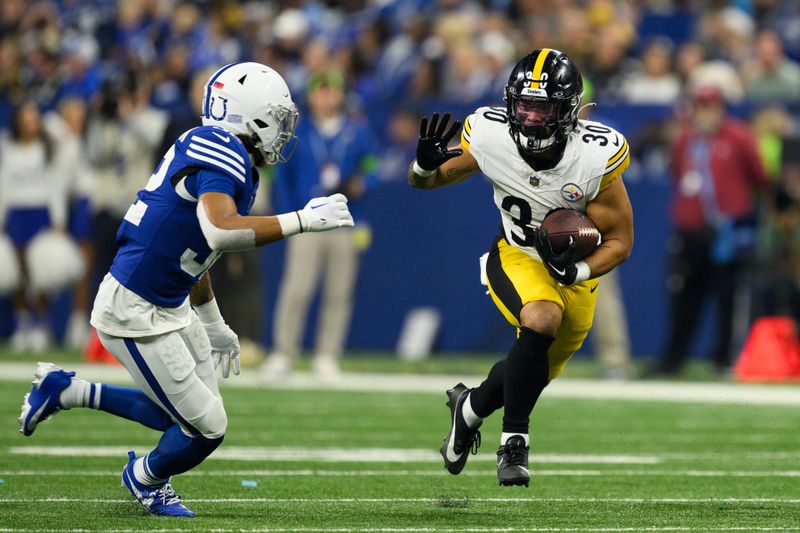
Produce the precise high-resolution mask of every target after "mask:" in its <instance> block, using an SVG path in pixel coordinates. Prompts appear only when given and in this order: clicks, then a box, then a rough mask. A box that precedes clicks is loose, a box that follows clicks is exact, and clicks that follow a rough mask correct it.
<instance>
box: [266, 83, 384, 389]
mask: <svg viewBox="0 0 800 533" xmlns="http://www.w3.org/2000/svg"><path fill="white" fill-rule="evenodd" d="M345 96H346V93H345V80H344V77H343V76H342V74H341V73H340V72H338V71H333V70H329V71H320V72H317V73H314V74H312V75H311V76H310V77H309V81H308V86H307V100H308V102H307V103H308V112H307V113H306V114H305V116H303V118H301V120H300V122H299V123H298V126H297V130H296V135H297V137H298V139H297V149H296V150H295V153H294V154H293V155H292V157H291V159H290V160H289V162H288V163H286V164H284V165H281V166H280V167H279V168H278V173H277V176H276V179H275V187H274V202H275V208H276V209H277V210H281V209H294V208H293V207H292V206H299V207H300V208H302V207H303V206H304V205H306V203H307V202H308V201H309V200H310V199H312V198H315V197H318V196H326V195H330V194H334V193H336V192H341V193H343V194H345V195H346V196H347V198H348V200H349V205H350V211H351V213H353V217H354V218H355V220H356V227H355V228H340V229H337V230H335V231H333V232H331V233H329V234H328V235H327V236H328V237H329V239H327V240H322V239H317V238H316V237H315V235H314V234H311V233H309V234H304V235H301V236H299V237H298V238H297V240H296V242H287V257H286V265H285V270H284V274H283V279H282V281H281V288H280V292H279V295H278V304H277V309H276V313H275V323H274V335H273V340H274V345H275V346H274V353H273V354H272V356H271V357H270V359H269V360H268V361H267V363H266V365H265V369H264V375H265V378H267V379H280V378H282V377H285V376H286V375H287V374H288V373H289V371H290V369H291V363H292V360H293V359H295V358H296V357H297V355H298V354H299V352H300V348H301V343H302V338H303V332H304V330H305V323H306V318H307V313H308V307H309V304H310V302H311V299H312V297H313V295H314V293H315V292H316V289H317V287H318V285H319V283H320V282H322V285H323V287H322V300H321V306H320V314H319V325H318V328H317V331H316V336H315V337H316V338H315V348H314V360H313V364H312V368H313V370H314V372H315V374H317V375H318V376H319V377H321V378H323V379H334V378H336V377H337V376H338V374H339V363H338V360H339V357H340V355H341V352H342V349H343V347H344V343H345V340H346V337H347V330H348V327H349V325H350V316H351V313H352V306H353V289H354V287H355V283H356V277H357V273H358V264H359V257H360V253H361V251H362V250H363V248H364V247H365V246H366V244H367V242H368V240H369V239H368V237H367V236H366V234H365V231H367V230H366V229H365V226H364V222H363V218H362V208H361V205H360V204H361V199H362V198H363V196H364V194H365V192H366V191H368V190H369V189H370V188H371V187H372V186H373V185H374V184H376V183H377V178H376V176H375V174H374V167H375V163H374V161H375V155H374V154H375V153H376V151H377V150H376V149H377V146H376V142H375V140H374V137H373V134H372V132H371V131H370V129H369V127H368V125H367V123H366V121H364V120H362V119H360V118H359V117H357V116H355V115H354V114H351V113H348V112H347V109H346V105H345V104H346V102H345Z"/></svg>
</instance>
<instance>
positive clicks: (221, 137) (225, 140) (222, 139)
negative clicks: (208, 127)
mask: <svg viewBox="0 0 800 533" xmlns="http://www.w3.org/2000/svg"><path fill="white" fill-rule="evenodd" d="M211 134H212V135H215V136H216V137H217V138H219V139H220V140H221V141H222V142H226V143H229V142H231V138H230V137H225V136H224V135H220V134H219V133H217V132H215V131H212V132H211Z"/></svg>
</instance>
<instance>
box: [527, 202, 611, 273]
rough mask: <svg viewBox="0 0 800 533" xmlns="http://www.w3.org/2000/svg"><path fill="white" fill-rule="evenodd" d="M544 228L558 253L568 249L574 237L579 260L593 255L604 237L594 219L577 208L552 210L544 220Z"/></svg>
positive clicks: (576, 255)
mask: <svg viewBox="0 0 800 533" xmlns="http://www.w3.org/2000/svg"><path fill="white" fill-rule="evenodd" d="M542 229H544V230H547V234H548V235H549V237H550V245H551V246H552V247H553V251H554V252H556V253H561V252H563V251H564V250H566V249H567V247H568V246H569V244H570V239H574V240H575V242H576V246H575V257H576V260H577V261H579V260H581V259H584V258H586V257H587V256H589V255H591V253H592V252H594V250H595V248H597V247H598V246H599V245H600V242H601V239H602V238H601V236H600V232H599V231H598V230H597V226H595V224H594V222H593V221H592V219H591V218H589V217H588V216H587V215H586V214H585V213H581V212H580V211H578V210H577V209H559V210H557V211H553V212H551V213H550V214H549V215H547V216H546V217H545V218H544V220H543V221H542Z"/></svg>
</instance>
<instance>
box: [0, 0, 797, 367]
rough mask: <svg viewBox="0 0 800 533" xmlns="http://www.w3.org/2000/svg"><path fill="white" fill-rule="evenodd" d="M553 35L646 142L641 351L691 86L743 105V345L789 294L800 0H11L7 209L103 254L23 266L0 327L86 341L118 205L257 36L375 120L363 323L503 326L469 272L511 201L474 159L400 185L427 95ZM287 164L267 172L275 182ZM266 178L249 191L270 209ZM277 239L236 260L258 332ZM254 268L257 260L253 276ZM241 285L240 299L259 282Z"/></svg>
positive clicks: (9, 332) (640, 236)
mask: <svg viewBox="0 0 800 533" xmlns="http://www.w3.org/2000/svg"><path fill="white" fill-rule="evenodd" d="M540 47H547V48H558V49H561V50H563V51H564V52H566V53H568V54H569V55H570V56H571V57H572V58H573V59H574V60H575V62H576V63H577V64H578V65H579V67H580V68H581V71H582V74H583V77H584V81H585V83H586V94H585V98H584V102H595V103H596V104H597V106H596V107H594V108H593V110H592V114H593V118H595V119H597V120H601V121H604V122H607V123H609V124H610V125H612V126H614V127H616V128H618V129H619V130H620V131H622V132H623V133H624V134H625V135H626V136H627V137H628V139H629V141H630V145H631V147H632V154H633V164H632V166H631V169H630V170H629V172H628V173H627V174H626V182H627V183H628V188H629V191H630V193H631V197H632V200H633V204H634V211H635V212H636V217H637V218H636V224H637V243H636V247H635V250H634V258H632V260H631V261H630V262H629V264H627V265H625V266H624V267H623V268H622V269H621V277H622V283H621V285H622V294H623V297H624V302H625V304H626V307H627V314H628V316H629V319H628V321H629V325H628V326H627V329H629V331H627V332H626V335H627V334H630V341H629V343H630V344H631V345H632V349H633V352H634V354H636V355H664V356H667V355H669V354H666V353H664V351H665V350H669V348H665V346H666V344H667V337H668V335H669V333H668V332H669V330H670V315H669V312H668V308H669V306H670V304H669V301H670V294H671V293H674V292H675V291H678V290H680V287H679V286H680V284H681V282H680V280H679V279H677V278H676V275H677V274H676V270H675V268H673V267H671V266H670V257H671V255H670V253H671V249H670V246H671V245H672V246H674V239H673V238H672V237H673V236H674V235H673V234H674V230H675V220H674V218H671V215H670V208H669V205H670V201H671V197H672V187H671V185H670V184H671V183H672V182H673V181H674V180H673V178H671V177H670V163H671V162H673V161H671V160H672V158H673V157H674V155H673V146H674V144H675V142H676V140H677V139H678V138H679V136H680V133H681V128H682V127H683V126H684V125H685V124H686V122H687V121H688V120H690V118H691V116H692V107H691V96H692V94H693V91H695V90H699V89H701V88H706V87H708V86H713V87H715V88H716V90H717V91H718V93H719V95H718V96H719V97H720V98H721V99H722V100H723V101H724V104H725V106H726V107H725V108H726V109H727V112H729V113H730V114H731V116H734V117H737V118H738V119H740V120H743V121H747V123H748V128H749V131H750V132H751V134H752V136H753V139H754V142H755V143H756V147H757V150H758V154H759V157H760V161H761V164H762V165H763V168H764V169H765V176H766V179H767V182H768V183H767V184H766V185H764V184H763V183H760V182H759V183H758V184H757V185H761V186H760V187H759V192H758V194H756V195H754V196H753V198H752V202H753V205H752V208H753V211H754V213H755V219H756V222H757V223H756V227H755V229H756V231H757V232H758V233H757V235H758V237H757V238H755V239H753V242H752V246H749V247H743V248H746V253H745V254H744V255H743V256H742V257H741V258H740V259H742V261H743V263H745V264H746V266H747V268H746V269H744V270H742V271H741V272H739V273H738V274H737V275H738V276H739V277H740V281H741V283H740V284H739V285H738V287H739V288H737V290H736V291H735V293H736V294H735V296H736V297H735V298H734V300H732V301H733V303H732V305H733V306H735V307H736V308H737V309H739V312H737V313H735V318H734V328H733V332H732V334H731V335H732V337H733V347H732V348H731V350H735V349H736V347H737V346H739V345H740V344H741V341H742V340H743V338H744V336H745V335H746V332H747V330H748V327H749V324H750V323H751V322H752V321H753V320H754V319H755V318H756V317H758V316H761V315H775V314H777V315H794V316H796V315H797V312H798V306H797V301H798V297H797V294H798V282H799V281H800V253H798V250H799V249H798V241H800V224H798V221H800V210H798V207H797V205H798V199H800V152H798V147H799V146H800V144H799V143H798V140H797V139H798V138H799V137H798V124H797V120H798V117H800V115H798V110H799V109H800V106H799V105H798V104H800V65H798V61H800V3H798V2H796V1H794V0H733V1H729V0H709V1H699V0H698V1H693V0H685V1H668V0H639V1H633V0H630V1H619V0H616V1H615V0H556V1H543V0H480V1H479V0H474V1H470V0H429V1H426V0H396V1H392V0H348V1H343V2H325V1H299V0H298V1H287V2H264V1H245V0H242V1H234V0H217V1H215V0H209V1H178V0H119V1H116V0H95V1H87V0H59V1H47V0H45V1H32V0H27V1H26V0H3V1H2V2H0V130H2V132H3V133H2V144H0V163H1V164H0V221H2V222H3V224H4V226H5V231H6V232H7V233H8V234H9V235H10V237H11V241H13V244H14V245H15V249H16V251H17V252H20V253H21V251H22V250H23V249H24V248H25V246H26V245H27V244H28V243H29V242H30V241H31V239H32V238H33V237H34V235H29V234H28V233H31V232H32V230H27V229H24V228H34V229H37V230H38V229H46V228H51V229H55V230H57V231H62V232H65V233H67V234H69V235H71V236H72V238H73V239H74V240H75V241H76V242H77V243H79V247H80V250H81V254H82V257H83V259H84V262H85V264H87V265H88V266H89V268H88V269H87V272H86V273H85V275H84V276H83V277H82V278H81V279H80V280H79V281H78V282H77V285H76V287H75V288H73V290H71V291H70V294H71V296H68V297H65V296H63V295H62V296H58V295H44V294H38V293H36V291H31V290H28V291H27V293H24V294H23V293H20V292H19V291H18V292H17V293H16V295H11V296H8V297H6V298H5V299H4V300H3V311H2V312H0V336H3V337H8V338H12V337H13V335H14V333H15V332H17V331H19V330H20V328H22V327H24V328H26V329H27V330H28V331H29V332H30V331H31V330H37V328H38V331H41V334H39V338H38V339H37V338H36V335H33V336H32V337H31V335H28V337H27V339H26V340H24V342H22V341H20V342H22V343H21V344H19V343H18V344H19V347H20V348H24V349H25V350H30V351H41V350H44V349H46V347H47V346H48V345H50V344H51V343H54V342H56V343H58V342H63V343H67V344H71V345H73V346H76V347H79V346H82V345H83V343H84V342H85V341H86V338H87V335H88V333H89V332H88V325H87V315H88V310H89V309H90V307H91V301H92V298H93V291H94V289H95V287H96V285H97V283H98V281H99V279H100V277H101V276H102V275H103V274H104V273H105V272H106V270H107V268H108V266H109V265H110V262H111V260H112V259H113V255H114V252H115V250H114V234H115V232H116V227H117V224H118V221H119V220H120V219H121V217H122V216H123V215H124V213H125V211H126V209H127V207H128V206H129V204H130V203H131V202H132V200H133V199H134V197H135V193H136V191H137V190H138V189H139V188H141V187H142V186H143V184H144V183H145V182H146V180H147V178H148V176H149V175H150V173H151V172H152V170H153V168H154V166H155V165H156V164H157V162H158V160H159V159H160V157H161V155H162V154H163V153H164V152H165V150H166V149H167V148H168V147H169V145H170V144H171V143H172V142H173V140H174V139H175V137H177V136H178V135H179V134H180V133H181V132H182V131H185V130H186V129H188V128H190V127H192V126H194V125H197V124H198V123H199V113H198V111H197V110H198V108H199V98H200V97H201V93H202V91H201V90H200V89H199V88H200V87H201V86H202V83H203V82H204V81H205V80H206V79H207V78H208V76H209V74H210V72H213V70H214V69H216V68H218V67H219V66H221V65H224V64H226V63H230V62H234V61H240V60H253V61H258V62H262V63H265V64H267V65H270V66H272V67H274V68H275V69H276V70H278V71H279V72H280V73H281V74H282V75H283V76H284V78H285V79H286V80H287V82H288V84H289V86H290V88H291V89H292V92H293V95H294V98H295V100H296V101H297V102H298V103H299V104H300V106H301V109H304V108H306V98H305V95H306V91H307V89H308V82H309V79H310V78H311V76H312V75H313V74H314V73H317V72H321V71H325V72H330V71H335V72H337V73H339V74H341V76H342V77H343V79H344V82H345V96H346V98H345V100H344V105H345V107H346V109H347V111H348V113H350V114H352V115H354V116H358V117H360V119H361V120H363V122H364V123H365V124H367V126H368V127H369V129H370V130H371V132H372V134H374V136H375V138H376V142H375V143H374V148H373V152H374V154H373V155H374V158H375V160H376V162H377V164H376V165H375V166H374V169H373V170H371V173H372V174H374V179H375V187H374V190H373V191H372V192H371V194H369V195H367V196H366V197H365V199H364V215H363V217H362V218H363V224H362V227H364V228H366V229H367V230H368V229H371V230H372V231H373V233H374V238H372V239H370V238H369V237H368V236H365V235H363V234H361V235H360V236H359V237H358V238H359V239H360V241H361V242H362V245H363V247H364V248H366V247H367V245H368V244H370V242H371V243H372V248H371V249H370V251H369V253H368V254H366V255H365V258H364V266H363V269H362V271H361V277H360V281H359V283H358V287H357V289H356V293H355V302H356V309H355V311H354V314H353V327H352V330H351V333H350V337H349V339H350V340H349V345H350V346H351V347H353V348H357V349H358V348H364V349H391V348H393V347H394V343H395V342H396V340H397V337H398V334H399V331H400V328H401V325H402V322H403V320H404V317H405V316H406V314H407V313H408V312H409V311H410V310H413V309H417V308H420V307H433V308H435V309H436V310H437V311H438V312H439V313H440V315H441V327H440V329H439V336H438V340H437V341H436V345H435V346H436V347H438V348H441V349H444V350H466V351H469V350H493V349H498V350H505V345H506V344H507V342H506V341H507V340H508V338H509V337H508V336H509V334H510V333H509V331H507V329H506V328H505V326H504V325H503V323H502V318H501V317H500V315H499V313H497V312H496V311H495V310H494V309H493V308H492V307H491V303H490V302H488V298H486V297H485V295H483V294H482V291H481V289H480V287H479V285H477V256H479V255H480V254H481V253H482V252H483V251H484V250H483V249H484V248H486V247H488V245H489V242H490V240H491V235H492V234H493V233H494V232H495V231H496V224H497V222H498V221H499V219H498V217H497V214H496V212H494V211H493V209H494V207H493V206H492V205H491V199H490V196H489V194H490V192H489V189H488V186H487V185H486V183H485V182H481V181H480V180H476V181H477V183H476V184H470V185H465V186H461V187H459V188H457V189H454V191H455V192H453V193H452V194H451V193H448V192H442V193H441V194H440V193H438V192H437V193H432V194H431V195H429V196H423V195H422V194H420V193H417V192H412V191H409V190H408V189H407V186H406V185H405V170H406V167H407V165H408V163H409V162H410V161H411V160H412V159H413V154H414V147H415V144H416V138H417V132H418V123H419V118H420V117H421V116H422V115H423V114H425V113H428V112H430V111H431V110H440V111H448V110H449V111H451V112H453V113H454V114H455V115H456V116H458V117H461V118H463V117H464V116H466V114H468V113H470V112H471V111H472V110H474V109H475V107H477V106H478V105H486V104H491V105H503V104H502V91H503V87H504V85H505V83H506V81H507V77H508V73H509V72H510V70H511V68H512V66H513V65H514V64H515V63H516V61H517V60H518V59H520V58H521V57H522V56H524V55H525V54H527V53H528V52H530V51H531V50H533V49H535V48H540ZM304 119H306V120H307V118H305V117H303V116H302V115H301V121H302V120H304ZM31 143H33V145H35V146H38V148H37V150H39V152H36V153H35V154H34V156H35V158H39V159H36V161H37V163H36V164H37V165H38V167H35V169H34V170H32V168H33V167H31V168H27V169H24V172H25V182H26V183H27V184H28V185H27V188H28V189H30V190H24V189H26V187H19V186H17V185H14V186H8V185H6V188H2V187H3V185H2V183H3V180H4V179H5V183H6V184H8V183H14V179H17V180H19V179H20V177H19V176H17V177H16V178H14V177H13V176H12V177H8V176H10V174H9V173H12V174H13V171H14V169H16V171H17V172H21V171H20V170H19V169H20V168H23V167H24V165H16V166H14V165H11V166H12V167H13V168H11V169H10V170H9V168H6V170H5V172H6V178H2V172H3V170H2V167H3V165H6V167H8V166H9V163H8V162H9V161H12V162H13V161H15V160H17V159H19V158H22V159H24V160H25V161H28V162H30V161H31V160H30V157H31V156H30V153H28V152H25V150H29V149H30V146H31ZM26 154H28V155H26ZM15 158H17V159H15ZM273 174H274V169H269V170H268V171H267V172H266V173H265V178H266V179H265V182H266V183H269V181H268V180H269V179H272V178H274V176H273ZM755 181H758V180H755ZM755 181H754V184H756V183H755ZM263 189H264V191H265V192H267V193H268V192H269V190H270V189H271V187H269V186H265V187H263ZM269 196H270V195H269V194H265V195H264V197H263V198H262V200H263V203H262V205H261V206H260V207H259V208H258V210H259V212H261V213H266V212H269V211H270V210H273V209H274V210H276V211H278V212H280V211H281V207H282V206H280V205H272V204H273V202H271V201H270V198H269ZM15 202H16V203H15ZM37 202H38V204H37ZM36 206H39V207H41V206H46V207H47V208H48V213H49V217H48V218H47V219H41V220H40V219H37V218H36V217H33V218H32V219H24V218H23V219H22V220H19V216H17V217H16V218H15V219H14V220H11V219H7V218H6V217H5V213H10V212H12V211H13V210H14V209H15V208H20V207H22V208H31V207H36ZM466 219H468V220H466ZM367 221H368V222H369V224H367ZM12 222H13V224H12ZM478 223H480V224H478ZM20 225H22V227H23V229H22V230H20V229H19V227H16V226H20ZM10 226H15V227H10ZM0 228H1V227H0ZM429 239H438V241H437V244H435V245H434V244H433V243H431V242H428V241H429ZM671 243H672V244H671ZM0 252H1V251H0ZM672 252H674V250H672ZM5 253H10V252H8V251H6V252H5ZM282 253H283V252H282V251H281V249H280V247H276V251H269V250H267V251H265V252H264V253H263V254H260V255H259V254H258V253H254V254H252V255H253V257H255V258H256V261H255V263H252V262H250V263H247V264H244V263H236V262H235V261H234V262H233V263H232V264H230V265H227V266H224V269H226V271H227V272H229V273H230V275H231V278H232V279H237V277H238V278H245V280H244V281H242V284H246V285H247V286H249V287H253V286H256V287H258V289H257V291H255V294H256V296H257V298H256V299H255V301H254V302H253V303H252V305H253V306H256V307H255V308H254V309H252V308H251V309H250V310H248V311H247V312H246V313H243V314H244V316H245V317H246V319H247V320H249V322H250V323H251V324H252V325H251V326H248V328H249V329H250V336H252V337H253V338H254V339H255V342H257V343H259V344H264V345H267V346H269V345H270V343H271V342H272V336H271V333H270V326H269V324H271V318H270V314H271V313H272V312H273V311H272V309H273V306H274V300H275V297H276V294H277V289H276V283H277V281H276V280H277V279H278V278H279V277H280V272H281V269H280V266H279V265H280V260H281V258H282V255H280V254H282ZM270 254H273V255H270ZM275 254H277V255H275ZM23 271H24V269H23ZM215 272H216V269H215V271H214V272H212V273H215ZM262 273H264V274H266V276H265V277H264V280H263V281H259V280H252V279H250V278H253V277H259V276H260V274H262ZM421 280H424V282H423V281H421ZM231 290H234V289H231ZM240 291H242V292H243V293H245V294H243V296H242V298H243V299H244V300H246V299H247V298H246V296H247V294H246V293H247V292H248V291H247V290H241V289H240ZM249 293H250V294H252V293H253V291H252V290H250V291H249ZM473 293H474V294H473ZM394 295H396V296H397V298H396V300H395V299H393V296H394ZM65 298H67V299H66V300H65ZM220 300H221V301H222V302H223V304H224V300H225V296H224V294H222V295H221V296H220ZM59 302H60V303H59ZM64 302H67V303H64ZM698 305H699V304H698ZM53 306H56V307H58V306H60V307H58V309H59V310H56V311H54V309H55V308H54V307H53ZM232 312H233V313H235V312H236V311H232ZM709 314H713V313H709ZM254 317H258V318H256V319H254ZM243 320H244V319H243ZM698 320H700V319H698ZM709 320H710V321H709ZM700 321H701V322H702V324H700V326H699V329H700V330H701V331H700V333H701V334H700V339H699V340H698V341H697V344H694V345H692V346H694V348H692V351H693V353H698V352H699V353H702V352H703V350H704V346H705V345H704V344H703V340H702V339H703V336H704V335H705V337H706V338H707V339H708V338H712V337H713V336H714V331H715V326H714V322H713V319H708V320H706V319H705V318H703V319H702V320H700ZM233 322H234V324H233V326H234V328H236V326H237V324H236V323H235V322H236V320H235V319H234V320H233ZM703 332H705V333H703ZM18 340H19V339H18ZM711 342H713V341H708V340H707V342H706V344H709V345H710V343H711ZM737 343H738V344H737ZM688 349H689V348H687V350H688ZM706 351H707V352H709V353H710V352H712V351H713V350H712V349H710V348H708V349H706Z"/></svg>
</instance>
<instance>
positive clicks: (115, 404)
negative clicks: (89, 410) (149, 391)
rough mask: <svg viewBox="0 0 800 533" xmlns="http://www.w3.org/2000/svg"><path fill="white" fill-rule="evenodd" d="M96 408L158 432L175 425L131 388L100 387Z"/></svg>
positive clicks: (157, 406) (139, 392)
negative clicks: (98, 402) (98, 403)
mask: <svg viewBox="0 0 800 533" xmlns="http://www.w3.org/2000/svg"><path fill="white" fill-rule="evenodd" d="M98 408H99V409H100V410H101V411H105V412H106V413H111V414H112V415H117V416H120V417H122V418H127V419H128V420H133V421H134V422H139V423H140V424H142V425H145V426H147V427H149V428H152V429H157V430H159V431H166V430H167V429H169V428H171V427H172V426H174V425H175V422H173V420H172V419H171V418H170V417H169V415H168V414H167V413H166V411H164V410H163V409H162V408H161V407H160V406H159V405H158V404H156V403H155V402H154V401H153V400H151V399H150V398H148V397H147V395H146V394H145V393H144V392H142V391H141V390H140V389H134V388H133V387H120V386H117V385H106V384H103V385H101V392H100V406H99V407H98Z"/></svg>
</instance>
